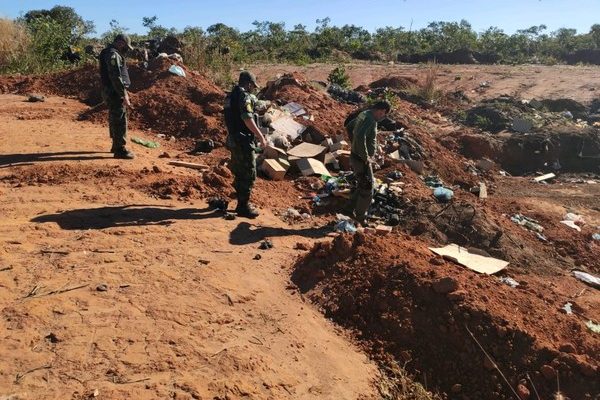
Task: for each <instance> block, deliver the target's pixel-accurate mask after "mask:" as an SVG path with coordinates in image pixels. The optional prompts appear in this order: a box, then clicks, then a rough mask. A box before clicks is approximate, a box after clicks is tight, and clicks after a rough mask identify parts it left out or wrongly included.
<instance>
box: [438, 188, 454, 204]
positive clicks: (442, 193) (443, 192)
mask: <svg viewBox="0 0 600 400" xmlns="http://www.w3.org/2000/svg"><path fill="white" fill-rule="evenodd" d="M433 196H434V197H435V198H436V199H437V200H438V201H439V202H442V203H447V202H449V201H450V200H452V197H454V192H453V191H452V190H451V189H448V188H445V187H437V188H435V189H433Z"/></svg>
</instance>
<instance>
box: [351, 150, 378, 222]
mask: <svg viewBox="0 0 600 400" xmlns="http://www.w3.org/2000/svg"><path fill="white" fill-rule="evenodd" d="M350 165H351V167H352V171H353V172H354V177H355V179H356V188H355V189H354V191H353V193H352V196H351V198H350V205H351V207H352V209H353V210H354V216H355V217H356V219H357V220H359V221H363V220H364V219H365V215H366V214H367V211H368V210H369V207H370V206H371V202H372V201H373V191H374V185H375V179H374V177H373V167H372V166H371V163H368V162H366V161H364V160H361V159H360V158H358V157H357V156H355V155H353V154H351V155H350Z"/></svg>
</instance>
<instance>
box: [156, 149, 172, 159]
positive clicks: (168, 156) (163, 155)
mask: <svg viewBox="0 0 600 400" xmlns="http://www.w3.org/2000/svg"><path fill="white" fill-rule="evenodd" d="M158 158H171V155H170V154H169V153H167V152H166V151H165V152H163V153H161V154H160V155H159V156H158Z"/></svg>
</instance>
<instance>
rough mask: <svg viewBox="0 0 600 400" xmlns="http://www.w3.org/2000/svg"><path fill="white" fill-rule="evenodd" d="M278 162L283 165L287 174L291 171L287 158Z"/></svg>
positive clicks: (279, 159)
mask: <svg viewBox="0 0 600 400" xmlns="http://www.w3.org/2000/svg"><path fill="white" fill-rule="evenodd" d="M277 162H278V163H279V164H281V166H282V167H283V169H285V171H286V172H287V171H288V170H289V169H290V162H289V161H288V160H286V159H285V158H278V159H277Z"/></svg>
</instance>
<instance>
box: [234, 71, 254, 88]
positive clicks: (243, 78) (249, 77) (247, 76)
mask: <svg viewBox="0 0 600 400" xmlns="http://www.w3.org/2000/svg"><path fill="white" fill-rule="evenodd" d="M250 82H252V83H253V84H254V86H256V87H259V86H258V83H257V82H256V76H254V74H253V73H252V72H250V71H242V72H240V79H239V80H238V83H239V84H240V85H243V84H245V83H250Z"/></svg>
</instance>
